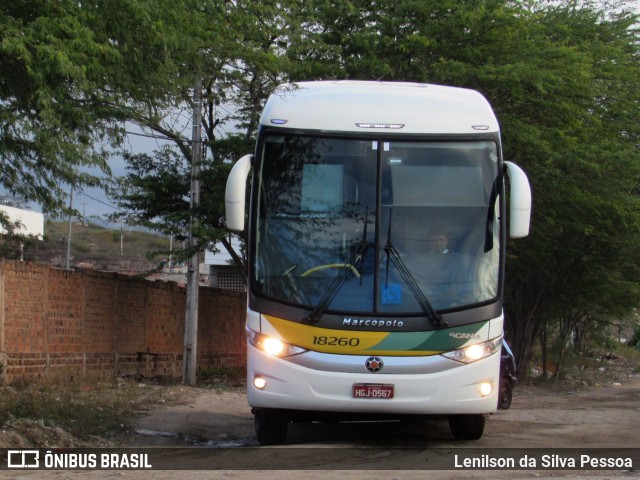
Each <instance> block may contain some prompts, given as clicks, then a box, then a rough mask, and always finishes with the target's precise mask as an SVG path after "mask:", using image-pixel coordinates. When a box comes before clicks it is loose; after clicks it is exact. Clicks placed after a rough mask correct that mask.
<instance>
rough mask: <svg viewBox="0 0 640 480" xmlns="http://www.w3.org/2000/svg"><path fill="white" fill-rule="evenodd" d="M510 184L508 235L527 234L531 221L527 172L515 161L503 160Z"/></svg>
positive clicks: (520, 236) (521, 235)
mask: <svg viewBox="0 0 640 480" xmlns="http://www.w3.org/2000/svg"><path fill="white" fill-rule="evenodd" d="M504 164H505V166H506V169H507V175H508V176H509V181H510V184H511V189H510V206H509V217H510V218H509V236H510V237H511V238H522V237H526V236H527V235H529V224H530V221H531V186H530V185H529V180H528V179H527V174H526V173H524V171H523V170H522V169H521V168H520V167H519V166H518V165H516V164H515V163H512V162H504Z"/></svg>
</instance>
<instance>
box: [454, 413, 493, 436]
mask: <svg viewBox="0 0 640 480" xmlns="http://www.w3.org/2000/svg"><path fill="white" fill-rule="evenodd" d="M484 421H485V416H484V415H483V414H481V413H478V414H467V415H449V428H450V429H451V433H452V434H453V438H455V439H456V440H478V439H479V438H481V437H482V434H483V433H484Z"/></svg>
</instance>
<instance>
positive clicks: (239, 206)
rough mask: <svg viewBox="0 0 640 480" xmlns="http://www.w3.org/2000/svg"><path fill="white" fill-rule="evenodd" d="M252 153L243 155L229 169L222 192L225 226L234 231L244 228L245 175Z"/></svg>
mask: <svg viewBox="0 0 640 480" xmlns="http://www.w3.org/2000/svg"><path fill="white" fill-rule="evenodd" d="M252 159H253V155H245V156H244V157H242V158H241V159H240V160H238V161H237V162H236V164H235V165H234V166H233V168H232V169H231V172H230V173H229V177H228V178H227V187H226V189H225V192H224V203H225V211H226V214H225V215H226V221H227V228H228V229H229V230H232V231H234V232H242V231H243V230H244V214H245V211H244V208H245V205H244V204H245V198H246V194H247V177H248V176H249V170H251V160H252Z"/></svg>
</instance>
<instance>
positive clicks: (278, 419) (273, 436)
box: [253, 408, 289, 445]
mask: <svg viewBox="0 0 640 480" xmlns="http://www.w3.org/2000/svg"><path fill="white" fill-rule="evenodd" d="M253 417H254V420H255V425H256V437H258V442H259V443H260V445H280V444H282V443H284V442H285V440H286V439H287V427H288V425H289V419H288V418H287V417H286V416H285V415H284V413H283V412H280V411H278V410H273V409H269V408H256V409H254V411H253Z"/></svg>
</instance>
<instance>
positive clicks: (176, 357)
mask: <svg viewBox="0 0 640 480" xmlns="http://www.w3.org/2000/svg"><path fill="white" fill-rule="evenodd" d="M199 298H200V302H199V303H200V304H199V311H198V368H200V369H201V368H210V367H233V368H243V367H244V364H245V359H246V357H245V355H246V349H245V333H244V316H245V311H246V294H244V293H240V292H232V291H227V290H218V289H212V288H204V287H201V288H200V293H199ZM185 301H186V293H185V289H184V287H179V286H178V285H177V284H175V283H169V282H151V281H147V280H142V279H138V278H133V277H128V276H125V275H120V274H116V273H110V272H96V271H90V270H89V271H87V270H82V271H67V270H60V269H55V268H51V267H49V266H46V265H37V264H33V263H29V262H16V261H9V260H0V381H1V382H3V383H14V382H19V381H33V380H45V379H46V380H73V379H78V378H91V379H108V378H113V377H114V376H129V375H131V376H142V377H152V376H169V377H173V378H180V377H181V376H182V357H183V348H184V343H183V342H184V320H185Z"/></svg>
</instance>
